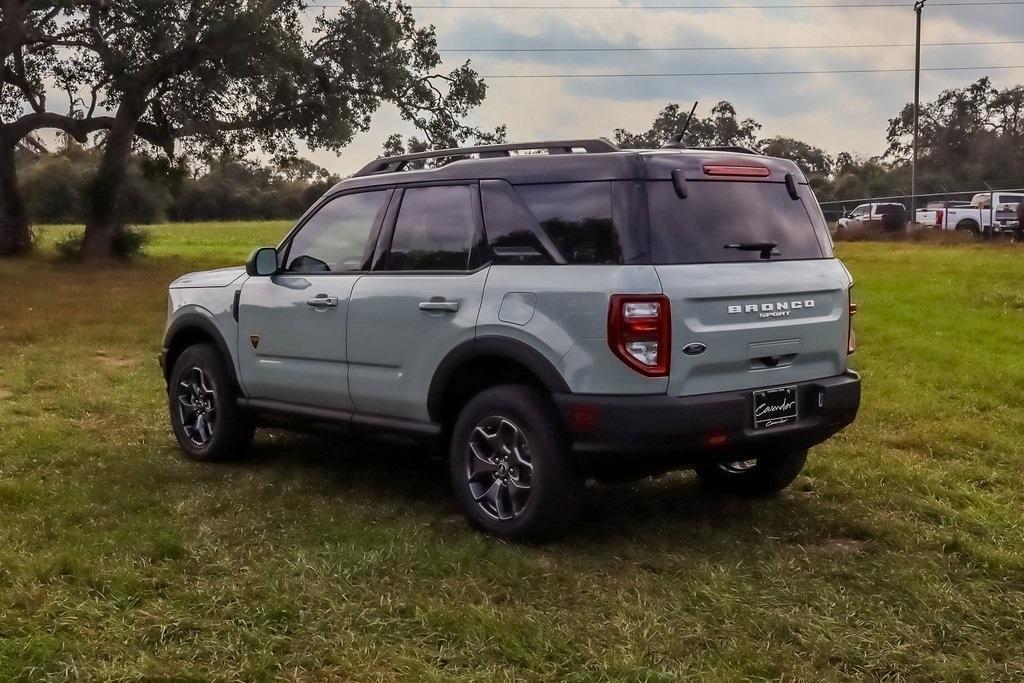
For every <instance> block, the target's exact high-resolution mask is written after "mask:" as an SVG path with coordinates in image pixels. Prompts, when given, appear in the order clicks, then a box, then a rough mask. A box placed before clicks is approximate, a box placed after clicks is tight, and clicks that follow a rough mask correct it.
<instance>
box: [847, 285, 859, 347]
mask: <svg viewBox="0 0 1024 683" xmlns="http://www.w3.org/2000/svg"><path fill="white" fill-rule="evenodd" d="M849 296H850V327H849V330H848V332H847V334H846V355H848V356H849V355H852V354H853V352H854V351H856V350H857V335H856V334H855V333H854V331H853V316H855V315H857V304H855V303H853V288H852V287H851V288H850V293H849Z"/></svg>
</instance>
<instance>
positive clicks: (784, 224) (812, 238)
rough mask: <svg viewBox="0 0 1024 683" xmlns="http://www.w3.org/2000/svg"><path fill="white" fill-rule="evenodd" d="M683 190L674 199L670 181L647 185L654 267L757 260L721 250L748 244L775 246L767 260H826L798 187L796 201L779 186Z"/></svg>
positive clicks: (720, 184)
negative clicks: (657, 264) (684, 195)
mask: <svg viewBox="0 0 1024 683" xmlns="http://www.w3.org/2000/svg"><path fill="white" fill-rule="evenodd" d="M689 187H690V192H689V195H688V196H687V197H686V198H685V199H680V198H679V196H678V195H677V194H676V192H675V189H674V188H673V186H672V182H671V181H651V182H649V183H648V184H647V193H648V204H649V207H650V212H651V248H652V251H653V256H654V258H653V260H654V263H727V262H735V261H759V260H761V259H760V254H759V253H758V252H757V251H742V250H739V249H734V248H728V247H726V245H727V244H743V243H754V242H775V243H776V245H777V246H776V250H777V251H778V253H777V254H775V255H773V256H772V260H773V261H775V260H786V261H788V260H797V259H818V258H830V257H831V256H832V249H831V243H830V241H829V238H828V233H827V229H826V227H825V225H824V223H822V221H821V219H820V217H818V211H817V207H816V206H814V205H813V204H814V202H815V200H814V195H812V194H811V192H810V190H809V189H808V188H807V186H806V185H799V186H798V192H799V194H800V199H798V200H794V199H792V198H790V196H789V193H788V192H787V191H786V186H785V185H784V184H782V183H767V182H729V181H699V182H692V181H691V182H690V183H689ZM806 204H810V205H806Z"/></svg>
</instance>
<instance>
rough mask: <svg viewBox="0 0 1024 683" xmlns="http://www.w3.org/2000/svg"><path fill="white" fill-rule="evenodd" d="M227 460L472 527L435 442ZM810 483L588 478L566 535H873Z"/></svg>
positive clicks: (679, 475) (284, 446)
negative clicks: (735, 484) (716, 487)
mask: <svg viewBox="0 0 1024 683" xmlns="http://www.w3.org/2000/svg"><path fill="white" fill-rule="evenodd" d="M227 467H228V469H230V470H232V471H234V470H236V469H240V470H246V471H251V472H254V473H259V474H260V475H261V476H263V477H269V478H270V479H288V480H296V479H297V480H298V481H299V483H300V485H301V487H302V489H303V491H305V492H306V493H307V494H310V495H316V496H317V497H319V498H320V499H321V500H322V501H323V502H324V503H326V504H331V500H332V499H338V500H337V505H345V504H346V503H345V501H344V500H341V498H344V497H347V496H354V497H355V498H358V499H361V500H368V501H370V502H371V504H377V505H379V506H380V507H381V508H387V509H392V510H393V509H401V510H405V511H407V512H408V513H409V514H410V515H415V516H417V517H420V518H422V519H423V520H425V522H426V523H427V524H428V525H429V526H431V527H435V528H438V529H443V530H444V531H450V530H453V529H456V530H459V531H460V532H465V533H471V532H469V530H468V526H467V525H465V524H463V523H462V522H461V520H459V517H460V512H459V510H458V508H457V506H456V504H455V502H454V500H453V496H452V493H451V488H450V484H449V481H448V469H447V465H446V463H445V462H444V460H443V459H442V458H441V456H440V454H439V452H438V450H437V449H431V448H430V447H428V446H422V445H415V444H408V443H402V442H392V441H375V440H370V439H363V438H354V437H350V436H337V437H322V436H311V435H295V434H289V433H282V432H261V434H260V436H259V437H258V439H257V441H256V443H255V444H254V446H253V449H252V455H251V457H250V458H249V459H246V460H243V461H238V462H235V463H231V464H230V465H228V466H227ZM811 488H812V486H811V485H810V484H809V483H808V482H804V481H798V482H797V483H796V484H794V487H793V488H792V489H790V490H787V491H784V492H783V493H782V494H780V495H778V496H775V497H765V498H744V497H737V496H728V495H722V494H719V493H716V492H713V491H711V490H709V489H708V488H706V487H705V486H703V485H702V484H701V483H700V481H699V480H698V479H697V478H696V476H695V475H693V474H692V473H688V472H671V473H668V474H666V475H663V476H661V477H657V478H644V479H639V480H636V481H630V482H625V483H614V484H612V483H596V482H588V484H587V486H586V491H585V495H584V505H583V510H582V514H581V518H580V520H579V522H578V524H577V525H576V527H575V529H574V530H573V531H572V532H571V533H570V534H569V535H568V536H567V537H566V538H565V539H564V541H563V543H564V544H567V545H570V546H576V547H577V548H578V549H580V550H585V548H586V547H593V548H604V547H605V546H612V545H616V546H620V545H621V544H622V543H623V542H624V541H632V542H635V543H637V544H643V545H644V546H646V547H648V548H652V549H653V548H659V549H666V548H681V547H690V548H692V547H696V546H700V545H706V544H711V545H715V544H717V543H719V542H722V543H728V544H737V543H741V544H745V543H753V544H760V543H763V542H764V541H765V540H779V539H785V540H788V541H790V542H797V543H804V542H806V543H810V544H816V543H818V542H828V541H830V540H832V539H835V538H857V539H866V538H867V537H868V536H870V532H869V531H868V530H867V529H865V528H864V527H863V526H862V525H860V524H858V523H857V522H856V520H855V519H852V518H850V517H849V516H848V515H846V514H843V513H842V511H841V510H840V509H838V508H837V507H835V506H831V505H828V504H827V503H826V502H824V501H822V500H820V499H818V498H817V496H816V494H815V492H814V491H813V490H811ZM453 518H454V519H453ZM455 520H459V521H458V522H455Z"/></svg>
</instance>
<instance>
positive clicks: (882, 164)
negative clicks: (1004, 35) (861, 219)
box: [612, 77, 1024, 201]
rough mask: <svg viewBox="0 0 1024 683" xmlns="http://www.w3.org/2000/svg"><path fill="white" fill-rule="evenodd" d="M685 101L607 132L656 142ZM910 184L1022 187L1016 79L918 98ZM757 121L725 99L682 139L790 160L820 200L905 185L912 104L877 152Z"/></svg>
mask: <svg viewBox="0 0 1024 683" xmlns="http://www.w3.org/2000/svg"><path fill="white" fill-rule="evenodd" d="M688 114H689V109H688V108H684V107H681V106H680V105H678V104H669V105H668V106H666V107H665V108H664V109H663V110H662V111H661V112H660V113H659V114H658V116H657V117H656V118H655V120H654V122H653V123H652V124H651V127H650V128H649V129H648V130H647V131H644V132H641V133H633V132H630V131H627V130H624V129H621V128H620V129H617V130H615V131H614V133H613V135H612V138H613V139H614V141H615V142H617V143H618V144H620V145H621V146H623V147H630V148H642V147H661V146H662V145H663V144H665V143H667V142H669V140H670V139H671V138H672V136H673V135H674V134H675V133H677V132H678V131H679V130H681V128H682V126H683V124H684V122H685V121H686V118H687V116H688ZM919 123H920V134H919V146H918V170H917V178H918V187H917V189H918V192H919V193H921V192H942V191H945V190H954V189H957V188H964V187H966V188H968V189H974V188H976V187H984V183H986V182H988V183H992V184H993V185H997V186H999V187H1009V186H1015V187H1024V85H1017V86H1013V87H1010V88H1006V89H1003V90H1000V89H997V88H994V87H992V84H991V81H990V80H989V79H988V78H987V77H986V78H981V79H979V80H978V81H976V82H974V83H971V84H970V85H967V86H965V87H962V88H951V89H949V90H944V91H943V92H941V93H940V94H939V96H938V97H937V98H936V99H935V100H934V101H932V102H927V103H924V104H922V105H921V113H920V116H919ZM761 129H762V126H761V124H760V123H758V122H757V121H754V120H753V119H750V118H740V117H739V116H738V115H737V113H736V110H735V108H734V107H733V105H732V104H730V103H729V102H719V103H718V104H716V105H714V106H713V107H712V108H711V111H710V113H709V115H708V116H705V117H699V116H696V117H694V120H693V121H691V122H690V126H689V128H688V130H687V134H686V138H685V139H684V140H683V142H684V143H685V144H686V145H688V146H691V147H708V146H741V147H747V148H750V149H753V150H755V151H759V152H763V153H765V154H768V155H771V156H777V157H784V158H787V159H792V160H793V161H795V162H796V163H797V164H798V165H799V166H800V168H801V169H802V170H803V171H804V174H805V175H806V176H807V178H808V180H809V182H810V183H811V185H812V186H813V188H814V190H815V192H816V193H817V195H818V198H819V199H820V200H821V201H826V200H842V199H858V198H861V197H875V196H891V195H905V194H909V193H910V155H911V139H912V129H913V105H912V104H908V105H906V106H905V107H903V108H902V109H901V110H900V112H899V113H897V115H896V116H895V117H893V118H892V119H890V121H889V127H888V130H887V133H886V142H887V147H886V149H885V151H884V152H883V153H882V154H880V155H879V156H874V157H860V156H855V155H852V154H849V153H847V152H841V153H839V154H837V155H835V156H832V155H829V154H827V153H826V152H825V151H824V150H822V149H821V148H819V147H815V146H814V145H811V144H809V143H806V142H803V141H801V140H795V139H793V138H787V137H781V136H775V137H767V138H762V137H760V131H761Z"/></svg>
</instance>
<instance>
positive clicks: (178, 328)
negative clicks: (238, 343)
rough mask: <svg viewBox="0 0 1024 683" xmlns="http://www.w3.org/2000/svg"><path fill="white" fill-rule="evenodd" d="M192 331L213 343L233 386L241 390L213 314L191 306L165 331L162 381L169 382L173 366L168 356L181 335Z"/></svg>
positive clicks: (231, 360)
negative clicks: (197, 332) (164, 359)
mask: <svg viewBox="0 0 1024 683" xmlns="http://www.w3.org/2000/svg"><path fill="white" fill-rule="evenodd" d="M194 330H198V331H200V332H202V333H203V334H204V335H205V336H207V337H209V338H210V339H212V340H213V343H214V344H215V345H216V346H217V350H218V351H220V354H221V356H222V357H223V358H224V364H225V365H226V366H227V369H228V373H229V374H230V375H231V379H232V381H234V383H235V386H237V387H239V388H241V386H242V385H241V383H240V382H239V381H238V371H237V368H236V367H235V357H234V355H233V354H232V353H231V347H230V346H229V345H228V343H227V341H226V340H225V339H224V335H223V334H222V333H221V331H220V328H218V327H217V323H216V322H215V321H214V318H213V314H212V313H210V312H209V311H207V310H206V309H205V308H200V307H199V306H191V307H189V309H188V310H187V311H185V312H184V313H179V314H178V315H177V316H175V318H174V320H172V321H171V324H170V325H168V326H167V331H166V332H165V333H164V342H163V351H162V358H166V359H167V361H168V362H164V363H163V375H164V381H165V382H166V381H169V380H170V377H171V369H172V366H173V364H174V363H173V359H171V358H170V356H169V355H168V354H169V353H170V352H171V350H172V349H173V348H174V346H175V343H176V341H177V340H179V339H181V338H182V336H183V335H187V334H189V333H190V332H191V331H194Z"/></svg>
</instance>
